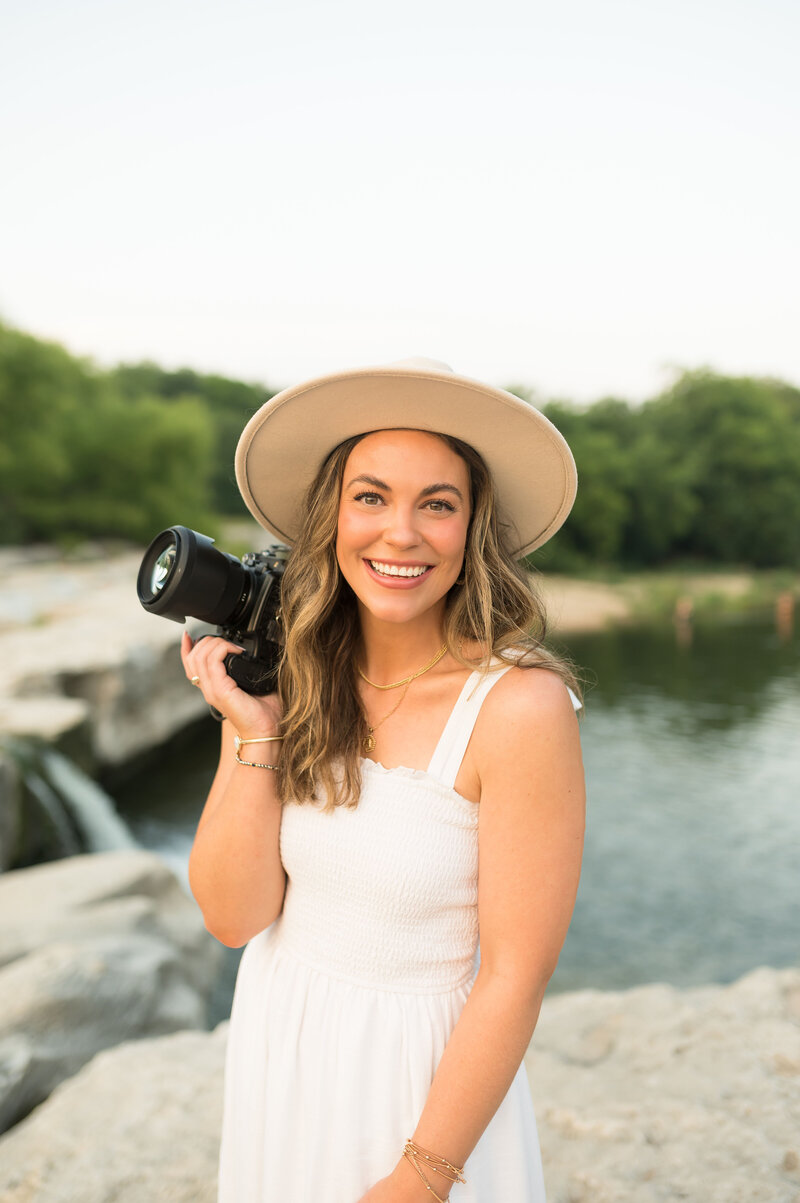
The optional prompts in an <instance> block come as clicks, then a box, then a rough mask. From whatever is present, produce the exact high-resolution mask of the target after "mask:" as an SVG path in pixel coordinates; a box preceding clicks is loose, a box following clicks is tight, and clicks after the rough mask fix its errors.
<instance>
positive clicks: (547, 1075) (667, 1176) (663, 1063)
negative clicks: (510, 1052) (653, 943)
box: [526, 969, 800, 1203]
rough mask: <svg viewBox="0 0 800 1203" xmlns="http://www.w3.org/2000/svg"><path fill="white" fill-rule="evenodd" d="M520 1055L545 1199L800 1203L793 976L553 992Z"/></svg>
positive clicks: (797, 991) (799, 1074) (799, 1076)
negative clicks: (699, 985) (524, 1063)
mask: <svg viewBox="0 0 800 1203" xmlns="http://www.w3.org/2000/svg"><path fill="white" fill-rule="evenodd" d="M526 1061H527V1068H528V1072H529V1075H530V1080H531V1085H532V1091H533V1096H534V1102H535V1104H536V1114H537V1122H538V1126H539V1133H540V1139H541V1145H542V1152H543V1158H544V1163H545V1177H546V1181H547V1186H548V1200H550V1203H661V1201H662V1200H663V1201H667V1200H669V1201H671V1200H674V1199H688V1200H696V1201H697V1203H731V1200H734V1199H735V1200H737V1203H738V1201H741V1203H750V1201H752V1203H756V1201H757V1200H758V1201H760V1200H767V1199H768V1200H769V1201H770V1203H800V971H798V970H795V969H786V970H779V971H777V970H772V969H758V970H755V971H754V972H752V973H749V974H748V975H747V976H745V977H743V978H741V979H740V980H739V981H737V982H734V983H733V984H732V985H730V986H725V987H719V986H708V987H702V988H695V989H690V990H679V989H675V988H673V987H671V986H666V985H660V984H658V985H649V986H640V987H637V988H635V989H632V990H626V991H622V992H619V993H614V992H600V991H597V990H580V991H576V992H575V993H571V994H563V995H556V996H555V997H553V998H547V999H545V1003H544V1006H543V1008H542V1014H541V1016H540V1019H539V1023H538V1024H537V1027H536V1033H535V1036H534V1039H533V1043H532V1045H531V1048H530V1050H529V1053H528V1056H527V1058H526Z"/></svg>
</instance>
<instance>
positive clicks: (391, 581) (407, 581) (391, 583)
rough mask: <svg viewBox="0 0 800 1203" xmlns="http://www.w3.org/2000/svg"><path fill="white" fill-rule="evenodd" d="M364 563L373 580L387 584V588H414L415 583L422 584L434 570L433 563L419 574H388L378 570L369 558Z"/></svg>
mask: <svg viewBox="0 0 800 1203" xmlns="http://www.w3.org/2000/svg"><path fill="white" fill-rule="evenodd" d="M364 564H365V566H366V569H367V572H368V573H369V575H370V576H371V577H372V579H373V581H378V582H379V583H380V584H381V585H385V586H386V588H387V589H413V588H414V586H415V585H420V584H422V582H423V581H426V580H427V579H428V577H429V576H430V574H431V572H432V571H433V565H432V564H431V565H430V566H429V567H428V568H427V569H426V570H425V572H423V573H421V574H420V575H419V576H386V575H384V574H383V573H381V572H376V571H375V569H374V568H373V567H372V565H371V564H370V562H369V560H364Z"/></svg>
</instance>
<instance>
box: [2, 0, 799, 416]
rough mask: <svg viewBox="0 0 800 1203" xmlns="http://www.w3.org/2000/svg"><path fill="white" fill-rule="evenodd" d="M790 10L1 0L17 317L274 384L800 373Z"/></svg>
mask: <svg viewBox="0 0 800 1203" xmlns="http://www.w3.org/2000/svg"><path fill="white" fill-rule="evenodd" d="M799 51H800V5H798V4H797V3H796V0H655V2H651V0H562V2H558V0H551V2H550V3H548V4H546V5H545V4H543V3H541V2H539V0H536V2H535V3H534V2H529V3H523V2H521V0H494V2H493V3H492V4H491V5H489V4H488V3H484V4H480V5H478V4H476V3H474V2H473V0H438V2H437V0H402V3H394V4H380V3H376V2H375V0H335V2H331V0H328V2H326V3H322V2H321V0H284V2H283V3H282V4H280V5H278V4H276V3H274V2H273V3H255V2H253V0H225V2H224V3H223V2H222V0H215V2H212V0H136V2H135V3H134V2H133V0H130V2H129V3H127V4H123V3H120V2H117V3H110V2H109V0H69V2H68V3H65V2H64V0H12V2H9V0H0V102H2V131H3V132H2V148H1V153H0V171H2V186H1V187H0V316H2V318H3V319H4V320H5V321H7V322H10V323H12V324H13V325H17V326H20V327H21V328H23V329H25V330H28V331H30V332H31V333H34V334H38V335H41V336H44V337H49V338H54V339H57V340H58V341H60V342H63V343H65V344H66V345H67V347H68V348H69V349H70V350H71V351H73V352H75V353H77V354H82V355H89V356H92V357H93V358H95V359H96V360H97V361H98V362H99V363H101V364H110V363H115V362H118V361H120V360H125V361H130V360H136V359H143V358H151V359H155V360H157V361H159V362H160V363H162V364H163V365H164V366H165V367H178V366H182V365H186V366H190V367H194V368H196V369H198V370H201V371H218V372H222V373H225V374H228V375H232V376H236V377H239V378H242V379H248V380H260V381H263V382H264V383H266V384H268V385H269V386H271V387H273V388H277V387H282V386H284V385H287V384H292V383H296V382H298V381H300V380H302V379H304V378H306V377H309V376H313V375H317V374H320V373H324V372H327V371H332V370H336V369H339V368H347V367H354V366H360V365H365V364H371V363H381V362H386V361H389V360H394V359H400V358H404V357H406V356H412V355H425V356H430V357H432V358H436V359H442V360H445V361H446V362H448V363H450V364H451V365H452V366H453V367H454V368H455V369H456V370H457V371H459V372H462V373H464V374H466V375H471V376H476V377H478V378H481V379H485V380H487V381H490V382H491V383H494V384H501V385H503V384H505V385H510V384H526V385H528V386H530V387H531V388H533V389H534V390H535V391H536V393H537V394H538V395H539V396H540V397H541V398H548V397H562V398H566V397H569V398H573V399H574V400H576V401H590V400H594V399H597V398H599V397H601V396H604V395H608V394H612V393H613V394H615V395H618V396H624V397H628V398H630V399H632V400H636V399H641V398H643V397H645V396H650V395H653V394H654V393H655V392H657V391H658V390H659V389H660V388H662V387H666V385H668V384H669V382H670V381H671V379H672V378H673V376H674V371H675V368H676V367H697V366H700V365H703V364H707V365H709V366H711V367H712V368H715V369H716V370H718V371H723V372H729V373H752V374H758V375H776V376H780V377H783V378H784V379H787V380H789V381H791V382H792V383H794V384H797V385H800V337H798V330H799V329H800V320H799V319H800V305H798V300H797V297H798V277H800V249H799V243H798V213H800V153H798V152H800V136H799V135H800V119H799V118H800V72H799V71H798V69H797V62H798V52H799Z"/></svg>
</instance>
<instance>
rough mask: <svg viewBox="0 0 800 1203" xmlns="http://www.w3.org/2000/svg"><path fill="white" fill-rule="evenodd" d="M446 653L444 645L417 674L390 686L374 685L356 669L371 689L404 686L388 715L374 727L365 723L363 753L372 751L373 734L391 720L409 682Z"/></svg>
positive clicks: (394, 682) (373, 745)
mask: <svg viewBox="0 0 800 1203" xmlns="http://www.w3.org/2000/svg"><path fill="white" fill-rule="evenodd" d="M446 651H447V644H446V643H444V644H442V646H441V647H440V648H439V650H438V652H437V653H436V655H435V656H434V657H433V659H432V660H431V661H430V662H429V663H428V664H426V665H425V667H424V668H420V669H418V670H417V672H415V673H412V674H411V676H410V677H403V679H402V681H392V683H391V685H378V684H376V682H375V681H370V679H369V677H367V676H365V675H364V673H362V671H361V669H360V668H359V669H358V675H359V677H361V680H362V681H366V683H367V685H371V686H372V688H373V689H399V688H400V687H401V685H404V686H405V689H404V690H403V692H402V693H401V694H400V701H399V702H398V703H397V705H396V706H393V707H392V709H391V710H390V711H389V713H388V714H384V716H383V718H382V719H381V720H380V722H377V723H376V724H375V726H374V727H371V726H370V725H369V723H367V734H366V735H365V736H364V739H363V742H362V747H363V749H364V751H365V752H371V751H372V750H373V748H374V747H375V732H376V731H377V730H378V727H381V726H382V725H383V724H384V723H385V722H386V720H387V718H391V717H392V715H393V714H394V712H395V711H396V710H397V709H398V707H399V706H400V704H401V702H402V701H403V698H404V697H405V696H406V694H407V693H408V687H409V685H410V684H411V682H412V681H416V679H417V677H421V676H422V674H423V673H426V672H427V671H428V669H429V668H433V666H434V664H438V663H439V661H440V660H441V658H442V656H443V655H444V654H445V652H446Z"/></svg>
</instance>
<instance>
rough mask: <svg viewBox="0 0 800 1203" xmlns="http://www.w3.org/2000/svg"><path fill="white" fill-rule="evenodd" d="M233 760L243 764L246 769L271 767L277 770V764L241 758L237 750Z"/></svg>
mask: <svg viewBox="0 0 800 1203" xmlns="http://www.w3.org/2000/svg"><path fill="white" fill-rule="evenodd" d="M234 760H235V761H236V763H237V764H244V765H246V766H247V768H248V769H272V770H273V772H277V771H278V766H277V764H260V763H259V762H258V761H257V760H242V758H241V756H240V755H239V752H238V750H237V752H236V755H235V756H234Z"/></svg>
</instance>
